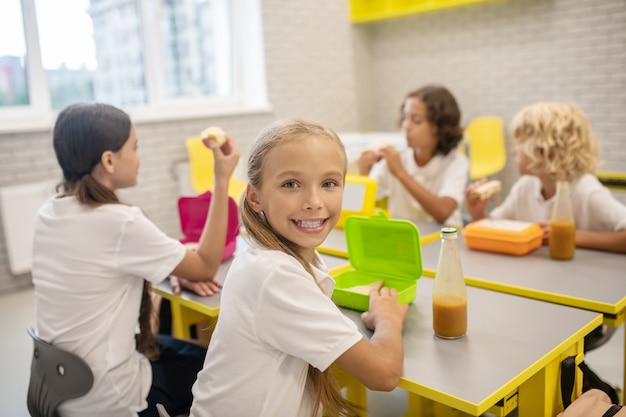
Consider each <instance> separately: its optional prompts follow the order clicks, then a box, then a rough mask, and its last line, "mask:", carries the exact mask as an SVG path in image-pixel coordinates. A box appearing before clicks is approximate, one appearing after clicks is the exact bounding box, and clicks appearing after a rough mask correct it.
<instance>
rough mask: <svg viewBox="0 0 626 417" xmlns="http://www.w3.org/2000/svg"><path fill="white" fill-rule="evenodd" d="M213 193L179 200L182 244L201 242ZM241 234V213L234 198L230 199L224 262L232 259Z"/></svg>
mask: <svg viewBox="0 0 626 417" xmlns="http://www.w3.org/2000/svg"><path fill="white" fill-rule="evenodd" d="M212 196H213V193H212V192H211V191H207V192H205V193H204V194H200V195H198V196H196V197H180V198H179V199H178V215H179V217H180V227H181V230H182V232H183V235H184V237H183V238H182V239H180V241H181V242H182V243H194V242H198V240H200V235H201V234H202V229H203V228H204V223H205V222H206V218H207V214H208V212H209V205H210V204H211V197H212ZM238 234H239V212H238V209H237V203H235V200H234V199H233V198H232V197H229V198H228V230H227V231H226V245H225V246H224V254H223V255H222V260H226V259H228V258H230V257H231V256H232V255H233V253H234V252H235V249H236V248H237V235H238Z"/></svg>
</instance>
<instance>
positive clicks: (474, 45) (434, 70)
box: [357, 0, 626, 186]
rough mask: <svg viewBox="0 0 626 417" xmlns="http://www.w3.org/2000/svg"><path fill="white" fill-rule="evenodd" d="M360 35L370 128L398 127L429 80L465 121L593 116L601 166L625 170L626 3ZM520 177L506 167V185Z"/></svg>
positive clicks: (522, 5) (499, 7)
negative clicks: (571, 108) (566, 111)
mask: <svg viewBox="0 0 626 417" xmlns="http://www.w3.org/2000/svg"><path fill="white" fill-rule="evenodd" d="M357 30H360V31H365V32H368V35H369V43H368V44H367V49H366V51H365V52H364V54H367V55H369V58H370V61H371V65H372V68H371V71H372V73H373V75H372V79H373V80H374V81H373V82H371V81H370V82H371V84H370V85H371V86H372V88H373V89H374V91H373V93H372V96H373V97H376V99H375V100H372V107H371V109H370V111H369V113H368V116H369V117H368V118H367V120H369V123H368V127H369V128H371V129H373V130H389V129H394V128H395V126H396V121H397V118H398V115H399V110H398V109H399V105H400V103H401V101H402V99H403V97H404V95H405V94H406V92H408V91H409V90H411V89H414V88H417V87H419V86H421V85H422V84H426V83H430V82H438V83H442V84H444V85H446V86H448V87H449V88H450V89H451V90H452V92H453V93H454V94H455V96H456V97H457V99H458V101H459V103H460V105H461V109H462V112H463V122H464V123H467V122H468V121H469V120H470V119H471V118H472V117H475V116H478V115H487V114H493V115H498V116H501V117H502V118H503V119H504V120H505V123H506V124H508V123H509V122H510V120H511V118H512V116H513V115H514V114H515V113H516V112H517V111H518V110H520V109H521V108H522V107H523V106H525V105H527V104H530V103H533V102H536V101H543V100H564V101H569V102H574V103H577V104H578V105H579V106H580V107H581V108H582V109H583V110H584V111H585V112H586V113H587V114H588V116H589V118H590V119H591V123H592V125H593V128H594V131H595V133H596V136H597V137H598V139H599V141H600V143H601V148H602V154H601V156H602V158H603V160H605V161H606V165H605V168H606V169H611V170H615V171H626V134H625V133H624V132H626V117H625V116H626V2H624V1H619V0H618V1H613V0H608V1H603V0H551V1H546V0H502V1H497V2H491V3H482V4H479V5H474V6H468V7H464V8H458V9H450V10H445V11H441V12H434V13H428V14H423V15H416V16H411V17H406V18H401V19H396V20H390V21H386V22H381V23H376V24H369V25H363V26H359V27H358V28H357ZM366 87H367V86H366V85H363V84H361V85H359V88H361V89H363V88H366ZM516 178H517V172H516V169H515V167H514V166H512V165H509V166H507V169H506V170H505V173H504V179H505V185H507V186H509V185H510V184H511V183H512V182H513V181H514V180H515V179H516Z"/></svg>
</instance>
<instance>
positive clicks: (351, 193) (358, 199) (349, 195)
mask: <svg viewBox="0 0 626 417" xmlns="http://www.w3.org/2000/svg"><path fill="white" fill-rule="evenodd" d="M377 186H378V184H377V183H376V180H375V179H373V178H370V177H368V176H366V175H357V174H346V183H345V187H344V190H343V203H342V204H343V205H342V210H341V217H339V221H338V222H337V225H336V227H339V228H343V224H344V222H345V221H346V219H347V218H348V217H349V216H354V215H358V216H371V215H372V214H374V212H375V211H376V188H377Z"/></svg>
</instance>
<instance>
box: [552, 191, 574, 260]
mask: <svg viewBox="0 0 626 417" xmlns="http://www.w3.org/2000/svg"><path fill="white" fill-rule="evenodd" d="M549 247H550V257H551V258H552V259H559V260H569V259H573V258H574V254H575V252H576V224H575V223H574V212H573V210H572V201H571V200H570V196H569V184H568V183H567V182H566V181H558V182H557V184H556V199H555V202H554V208H553V209H552V218H551V220H550V241H549Z"/></svg>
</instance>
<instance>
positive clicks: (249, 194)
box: [246, 184, 262, 213]
mask: <svg viewBox="0 0 626 417" xmlns="http://www.w3.org/2000/svg"><path fill="white" fill-rule="evenodd" d="M246 200H248V203H249V204H250V207H252V210H254V211H255V212H257V213H258V212H260V211H262V208H261V200H259V194H258V193H257V191H256V189H255V188H254V187H253V186H252V185H250V184H248V185H247V186H246Z"/></svg>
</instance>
